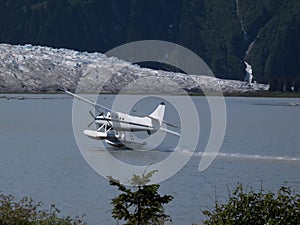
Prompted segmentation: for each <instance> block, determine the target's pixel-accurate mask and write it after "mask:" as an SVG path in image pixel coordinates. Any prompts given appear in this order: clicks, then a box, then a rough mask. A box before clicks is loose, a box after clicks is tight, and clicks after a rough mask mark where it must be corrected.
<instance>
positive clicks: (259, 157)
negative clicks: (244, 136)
mask: <svg viewBox="0 0 300 225" xmlns="http://www.w3.org/2000/svg"><path fill="white" fill-rule="evenodd" d="M182 152H183V153H184V154H193V156H194V157H202V156H203V155H204V154H210V153H204V152H194V153H192V152H190V151H187V150H183V151H182ZM217 157H218V158H232V159H250V160H268V161H290V162H299V163H300V157H290V156H269V155H248V154H241V153H222V152H219V153H218V154H217Z"/></svg>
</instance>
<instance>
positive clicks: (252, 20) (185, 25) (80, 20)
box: [0, 0, 300, 89]
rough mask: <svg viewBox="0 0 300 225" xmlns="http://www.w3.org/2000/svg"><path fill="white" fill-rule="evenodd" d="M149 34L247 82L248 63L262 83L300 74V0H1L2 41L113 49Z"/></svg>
mask: <svg viewBox="0 0 300 225" xmlns="http://www.w3.org/2000/svg"><path fill="white" fill-rule="evenodd" d="M149 39H156V40H164V41H170V42H175V43H178V44H180V45H183V46H185V47H187V48H189V49H191V50H192V51H194V52H195V53H197V54H198V55H199V56H200V57H201V58H202V59H203V60H204V61H205V62H206V63H207V64H208V65H209V66H210V67H211V69H212V70H213V72H214V73H215V75H216V76H217V77H219V78H228V79H243V75H244V61H245V60H246V61H247V62H249V63H250V64H251V65H252V68H253V73H254V78H255V80H256V81H258V82H271V81H272V82H273V83H274V82H275V81H276V82H277V83H279V82H278V81H285V82H295V81H296V80H297V79H300V73H299V72H298V66H299V65H300V41H299V40H300V1H299V0H1V1H0V42H4V43H10V44H25V43H31V44H33V45H45V46H51V47H56V48H58V47H64V48H70V49H74V50H80V51H89V52H93V51H97V52H105V51H107V50H109V49H112V48H114V47H116V46H118V45H121V44H125V43H127V42H131V41H137V40H149ZM277 83H276V84H277ZM275 89H276V88H275Z"/></svg>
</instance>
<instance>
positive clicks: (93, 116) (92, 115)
mask: <svg viewBox="0 0 300 225" xmlns="http://www.w3.org/2000/svg"><path fill="white" fill-rule="evenodd" d="M89 114H90V115H91V117H92V118H93V121H92V122H90V123H89V125H88V127H90V126H92V124H93V123H94V122H95V120H96V117H95V115H94V114H93V113H92V111H89Z"/></svg>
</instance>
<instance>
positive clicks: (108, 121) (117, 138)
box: [62, 89, 180, 147]
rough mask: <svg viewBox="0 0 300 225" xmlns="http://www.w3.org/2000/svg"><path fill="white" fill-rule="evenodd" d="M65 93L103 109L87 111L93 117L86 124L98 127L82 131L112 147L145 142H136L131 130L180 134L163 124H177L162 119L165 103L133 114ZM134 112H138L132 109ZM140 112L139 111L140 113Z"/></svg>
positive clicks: (68, 92) (66, 91) (150, 133)
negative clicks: (144, 111) (95, 113)
mask: <svg viewBox="0 0 300 225" xmlns="http://www.w3.org/2000/svg"><path fill="white" fill-rule="evenodd" d="M62 90H63V91H64V92H65V93H66V94H69V95H71V96H73V97H74V98H76V99H79V100H81V101H84V102H86V103H88V104H90V105H93V106H94V107H95V108H96V109H97V110H100V109H101V110H105V111H107V113H106V114H104V113H103V112H100V114H99V115H98V116H94V115H93V113H92V112H91V111H89V113H90V114H91V115H92V117H93V119H94V120H93V122H92V123H91V124H89V125H88V127H90V126H91V125H92V124H93V123H95V124H96V126H97V127H98V129H97V130H84V131H83V133H84V134H85V135H86V136H88V137H89V138H93V139H97V140H104V141H105V142H106V143H107V144H109V145H112V146H114V147H124V146H127V144H129V145H131V144H141V145H144V144H146V143H145V142H136V140H134V137H133V134H132V132H147V133H148V134H149V135H152V134H154V133H155V132H156V131H158V130H161V131H163V132H166V133H170V134H173V135H176V136H179V137H180V134H179V133H177V132H175V131H172V130H169V129H167V128H166V126H165V125H168V126H171V127H175V128H177V126H175V125H173V124H171V123H168V122H166V121H165V120H163V117H164V114H165V103H164V102H161V103H160V104H159V105H158V106H157V107H156V109H155V110H154V111H153V112H152V113H151V114H149V115H145V114H143V116H133V115H129V114H126V113H122V112H117V111H114V110H112V109H110V108H107V107H105V106H103V105H100V104H98V103H96V102H94V101H91V100H89V99H86V98H83V97H82V96H79V95H77V94H75V93H72V92H70V91H68V90H66V89H62ZM133 111H134V112H136V113H140V112H138V111H136V110H133ZM140 114H141V113H140Z"/></svg>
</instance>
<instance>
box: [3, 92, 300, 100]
mask: <svg viewBox="0 0 300 225" xmlns="http://www.w3.org/2000/svg"><path fill="white" fill-rule="evenodd" d="M53 94H55V95H64V94H65V93H63V92H56V91H53V92H52V91H49V92H48V91H47V92H43V91H40V92H38V91H36V92H0V99H1V98H7V96H6V95H53ZM81 94H101V95H118V94H122V95H162V96H163V95H168V96H170V95H171V96H184V94H181V93H157V92H156V93H152V92H147V93H143V92H141V93H115V92H110V93H108V92H104V93H88V92H83V93H81ZM187 94H188V95H189V96H222V95H223V96H224V97H257V98H300V92H269V91H257V92H243V93H240V92H239V93H216V92H210V93H206V94H204V93H195V92H187ZM15 98H16V99H17V98H18V96H16V97H15ZM20 98H21V99H19V100H22V97H20ZM66 98H67V97H66ZM38 99H42V98H38Z"/></svg>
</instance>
